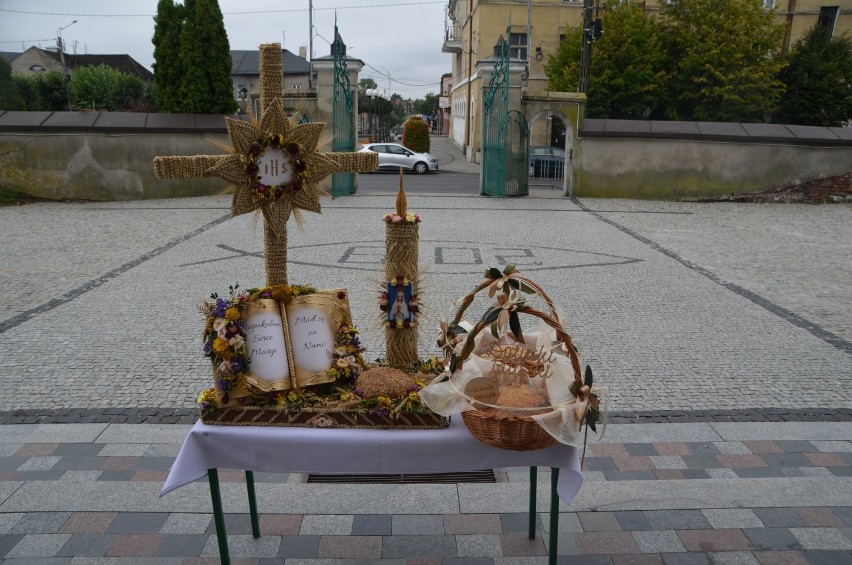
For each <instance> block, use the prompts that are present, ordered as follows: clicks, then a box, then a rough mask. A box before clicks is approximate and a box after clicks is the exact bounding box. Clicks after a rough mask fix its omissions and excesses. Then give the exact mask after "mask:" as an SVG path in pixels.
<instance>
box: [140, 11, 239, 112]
mask: <svg viewBox="0 0 852 565" xmlns="http://www.w3.org/2000/svg"><path fill="white" fill-rule="evenodd" d="M152 42H153V43H154V46H155V49H154V58H155V60H156V62H155V64H154V75H155V80H156V81H157V104H158V106H159V107H160V109H161V110H162V111H167V112H188V113H198V114H230V113H233V112H235V111H236V110H237V102H236V100H235V99H234V93H233V82H232V81H231V51H230V45H229V43H228V34H227V33H226V31H225V24H224V22H223V19H222V11H221V10H220V9H219V3H218V2H217V1H216V0H186V2H185V3H184V4H183V6H176V5H175V4H174V3H173V2H172V1H171V0H160V3H159V4H158V6H157V17H156V26H155V30H154V37H153V38H152Z"/></svg>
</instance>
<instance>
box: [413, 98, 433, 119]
mask: <svg viewBox="0 0 852 565" xmlns="http://www.w3.org/2000/svg"><path fill="white" fill-rule="evenodd" d="M437 111H438V95H437V94H435V93H434V92H430V93H428V94H426V96H424V97H423V98H420V99H418V100H415V101H414V113H415V114H425V115H427V116H431V115H432V114H434V113H435V112H437Z"/></svg>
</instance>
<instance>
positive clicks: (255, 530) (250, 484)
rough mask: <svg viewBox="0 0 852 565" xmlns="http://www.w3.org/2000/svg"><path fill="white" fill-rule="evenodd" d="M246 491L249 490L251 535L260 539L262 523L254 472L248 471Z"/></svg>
mask: <svg viewBox="0 0 852 565" xmlns="http://www.w3.org/2000/svg"><path fill="white" fill-rule="evenodd" d="M246 489H248V500H249V515H250V516H251V535H252V537H254V538H255V539H257V538H259V537H260V523H259V521H258V519H257V497H256V496H255V494H254V471H246Z"/></svg>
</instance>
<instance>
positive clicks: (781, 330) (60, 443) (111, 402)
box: [0, 175, 852, 565]
mask: <svg viewBox="0 0 852 565" xmlns="http://www.w3.org/2000/svg"><path fill="white" fill-rule="evenodd" d="M427 178H429V179H433V180H434V181H435V182H438V181H440V175H435V176H429V177H427ZM229 204H230V202H229V199H228V198H227V197H213V198H189V199H179V200H178V199H176V200H160V201H149V202H121V203H73V204H50V203H44V204H34V205H28V206H23V207H18V208H0V241H3V242H4V243H3V253H2V254H0V287H2V288H3V292H2V293H0V350H2V351H3V352H4V360H3V363H0V390H2V391H3V394H2V395H0V561H2V562H3V563H4V564H15V563H17V564H25V563H26V564H33V563H48V564H65V563H73V564H75V565H77V564H101V563H107V564H110V563H127V564H148V563H153V564H157V563H163V564H184V563H185V564H187V565H190V564H194V563H216V562H218V559H217V558H216V557H215V556H216V555H217V546H216V540H215V534H214V533H213V527H212V525H211V521H212V520H211V507H210V500H209V496H208V493H207V485H206V484H205V483H204V482H199V483H196V484H193V485H191V486H188V487H186V488H183V489H180V490H178V491H177V492H174V493H171V494H169V495H168V496H166V497H164V498H163V499H159V498H158V496H157V495H158V493H159V490H160V488H161V486H162V483H163V481H164V479H165V477H166V475H167V472H168V468H169V467H170V465H171V464H172V461H173V460H174V457H175V456H176V454H177V451H178V449H179V447H180V445H181V442H182V440H183V438H184V437H185V435H186V433H187V430H188V429H189V426H190V424H191V423H192V421H193V419H194V414H195V410H194V407H193V405H194V399H195V395H196V394H197V393H198V391H200V390H201V389H203V388H205V387H206V386H208V384H207V383H208V382H209V379H210V373H209V367H208V366H206V364H205V359H204V358H203V357H202V356H201V354H200V352H199V347H198V342H197V337H196V336H197V335H198V331H199V324H200V319H199V316H198V314H197V311H196V307H195V304H196V302H197V300H198V299H200V298H202V297H205V296H207V295H209V293H210V292H211V291H218V292H223V291H226V290H227V287H228V285H229V284H234V283H235V282H238V283H240V284H241V286H246V285H256V284H258V283H261V282H262V281H263V261H262V258H261V255H260V254H261V251H262V249H263V243H262V230H259V229H258V230H255V229H253V226H252V222H253V219H252V218H251V217H247V216H242V217H239V218H235V219H228V217H229ZM392 206H393V198H392V197H390V196H387V195H359V196H354V197H350V198H341V199H337V200H334V201H328V200H324V201H323V213H322V215H315V214H306V215H305V217H304V220H305V227H304V228H303V229H301V230H300V229H298V228H296V227H295V226H291V229H290V234H289V237H290V253H289V261H290V265H291V267H290V269H291V272H290V277H291V279H292V280H293V282H312V283H314V284H318V285H322V286H327V287H328V288H334V287H337V286H345V287H347V288H348V289H349V290H350V295H351V296H352V299H351V303H352V315H353V319H354V320H356V321H357V323H359V325H360V326H361V330H362V334H363V337H364V339H363V341H364V343H365V344H367V346H368V347H370V348H371V349H370V351H369V352H368V358H369V359H372V358H375V357H376V356H378V355H380V354H381V352H382V348H383V345H382V340H381V332H380V331H379V330H377V329H375V328H373V327H372V325H371V323H370V320H372V319H373V318H374V317H375V310H376V308H375V305H374V304H373V298H372V297H373V296H374V290H375V289H374V286H375V285H374V283H373V282H372V281H373V279H374V278H376V273H377V272H379V271H378V269H379V268H380V262H379V261H380V259H381V255H382V253H383V237H384V226H383V224H382V222H381V215H382V213H383V212H384V211H385V210H389V209H390V208H391V207H392ZM409 209H411V210H413V211H417V212H419V213H421V215H423V217H424V221H423V223H422V224H421V229H420V237H421V263H422V264H423V265H424V274H427V275H428V281H424V296H425V295H426V294H427V292H426V290H428V304H429V306H430V310H429V312H424V314H423V316H424V319H423V323H422V325H423V327H424V328H433V327H436V326H437V323H438V321H439V320H440V318H441V317H442V316H446V315H447V314H448V312H447V311H446V310H447V309H448V308H450V305H451V304H452V301H453V300H454V299H455V298H458V297H459V296H462V295H463V294H464V293H465V292H467V291H468V290H470V287H471V285H472V284H473V283H474V282H476V281H478V277H479V276H480V274H481V271H482V269H483V268H484V267H486V266H490V265H495V266H496V265H500V264H504V263H505V262H508V261H511V262H514V263H519V264H520V265H521V268H522V269H523V270H524V271H525V272H527V273H528V274H530V276H532V277H533V278H534V279H535V280H536V281H537V282H538V283H539V284H541V285H542V286H543V287H544V288H546V289H548V291H550V292H551V295H552V297H553V299H554V302H555V303H556V304H557V305H559V306H560V307H561V308H562V309H563V311H564V315H565V316H564V319H565V320H566V323H567V329H568V331H569V333H571V335H572V336H574V337H575V338H576V340H577V343H578V345H579V347H580V350H581V359H582V360H583V362H584V363H590V364H591V365H592V366H593V367H594V368H595V375H596V377H597V378H598V379H599V382H600V383H601V384H606V386H607V387H608V388H609V389H610V402H611V410H612V416H613V418H612V420H611V425H610V426H609V428H608V429H607V432H606V435H605V437H604V438H603V441H602V442H597V441H596V440H595V438H590V452H589V453H587V457H586V473H585V482H584V486H583V488H582V490H581V491H580V494H579V495H578V497H577V498H576V499H575V501H574V502H573V503H572V504H571V505H570V506H563V507H562V508H561V511H562V515H561V518H560V537H559V556H560V562H564V563H583V564H597V563H601V564H611V565H616V564H617V565H621V564H632V563H666V564H671V565H677V564H698V563H720V564H721V563H746V564H753V563H759V564H761V565H770V564H782V563H784V564H811V565H818V564H833V563H837V564H841V563H843V564H845V563H849V562H852V478H851V477H852V474H851V473H852V389H850V387H849V382H850V381H849V379H850V375H852V304H850V302H849V300H848V297H849V296H850V284H849V281H852V272H850V269H852V260H850V259H852V255H850V247H849V242H850V241H852V221H850V219H852V218H850V216H852V206H850V205H827V206H773V205H748V204H699V203H674V202H636V201H627V200H589V199H583V200H569V199H558V198H548V199H537V198H527V199H505V200H501V199H488V198H479V197H468V196H458V195H456V196H453V195H449V196H447V195H442V196H441V197H439V198H436V197H429V196H411V197H410V198H409ZM501 261H502V262H503V263H501ZM426 282H428V289H426ZM424 332H426V333H424V335H422V336H421V342H422V343H423V344H424V345H423V348H424V350H425V349H426V348H427V347H428V346H429V345H428V344H427V342H429V343H431V337H430V336H429V335H427V334H428V331H427V330H424ZM495 471H496V473H495V476H496V481H497V482H496V483H492V484H487V483H486V484H483V483H459V484H427V485H404V484H388V485H339V484H338V485H327V484H313V483H310V484H308V483H305V477H304V476H301V475H275V474H263V475H261V474H258V475H256V477H255V478H256V480H257V483H258V484H257V491H258V495H259V508H260V512H261V532H262V534H263V535H262V537H261V538H260V539H259V540H254V539H252V538H251V535H250V528H249V524H248V516H247V503H246V497H245V485H244V484H240V483H241V482H242V480H243V478H242V473H239V472H230V471H223V472H221V473H220V480H221V481H222V482H223V489H222V490H223V500H224V505H225V512H226V514H227V528H228V532H229V534H230V537H229V544H230V548H231V555H232V556H233V557H235V558H236V559H234V560H233V562H234V563H252V564H259V563H282V561H283V562H286V563H315V564H318V565H320V564H325V563H359V562H360V563H373V562H387V563H393V564H402V563H410V564H412V565H426V564H428V565H433V564H437V563H447V564H456V563H459V564H462V563H467V564H470V565H478V564H490V563H495V564H503V563H505V564H519V565H520V564H526V563H546V556H545V551H546V543H545V542H544V539H546V537H545V536H546V529H547V527H548V523H547V520H546V513H547V510H548V508H547V501H548V499H549V498H548V495H547V493H548V492H549V491H548V487H549V480H548V476H547V472H546V471H547V470H546V469H541V473H540V477H539V492H538V499H537V500H538V503H539V505H538V511H539V513H540V520H539V524H538V526H539V527H538V529H537V537H536V539H534V540H528V539H527V538H526V527H527V522H526V504H527V494H528V485H529V483H528V481H529V478H528V477H529V475H528V470H527V469H523V468H521V469H497V470H495ZM412 500H416V501H418V504H419V505H420V511H419V512H418V513H417V514H410V513H408V512H402V511H401V509H402V508H405V507H410V504H411V501H412ZM380 560H381V561H380Z"/></svg>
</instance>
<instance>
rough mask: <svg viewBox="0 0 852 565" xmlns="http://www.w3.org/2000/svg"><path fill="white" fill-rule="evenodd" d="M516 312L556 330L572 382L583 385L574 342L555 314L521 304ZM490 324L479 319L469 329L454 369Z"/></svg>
mask: <svg viewBox="0 0 852 565" xmlns="http://www.w3.org/2000/svg"><path fill="white" fill-rule="evenodd" d="M517 312H518V313H524V314H529V315H531V316H535V317H536V318H539V319H541V320H543V321H544V322H545V323H546V324H547V325H548V326H550V327H551V328H553V329H554V330H556V339H557V341H560V342H562V344H563V345H565V349H566V350H567V351H568V358H569V359H570V360H571V368H572V369H573V370H574V382H575V383H577V385H579V386H583V377H582V372H581V370H580V359H579V357H577V350H576V348H575V347H574V342H573V341H572V340H571V336H570V335H568V332H566V331H565V330H564V329H563V328H562V324H560V323H559V320H558V319H557V318H556V317H555V315H549V314H547V313H545V312H542V311H541V310H537V309H535V308H532V307H531V306H521V307H519V308H518V310H517ZM490 325H491V322H490V321H486V320H484V319H483V320H480V321H479V322H478V323H477V324H476V325H475V326H474V327H473V329H472V330H471V331H470V333H469V334H468V336H467V340H466V341H465V343H464V347H462V351H461V354H460V356H459V357H458V358H457V359H456V363H455V366H454V369H461V368H462V366H463V365H464V362H465V360H466V359H467V358H468V357H470V354H471V353H472V352H473V348H474V346H475V344H474V340H475V339H476V336H477V335H479V332H481V331H482V330H483V329H484V328H486V327H489V326H490Z"/></svg>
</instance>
